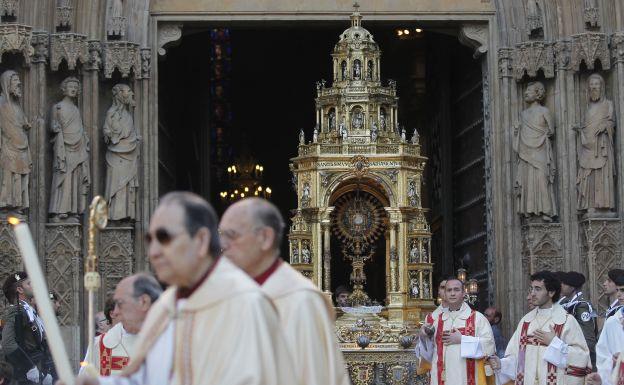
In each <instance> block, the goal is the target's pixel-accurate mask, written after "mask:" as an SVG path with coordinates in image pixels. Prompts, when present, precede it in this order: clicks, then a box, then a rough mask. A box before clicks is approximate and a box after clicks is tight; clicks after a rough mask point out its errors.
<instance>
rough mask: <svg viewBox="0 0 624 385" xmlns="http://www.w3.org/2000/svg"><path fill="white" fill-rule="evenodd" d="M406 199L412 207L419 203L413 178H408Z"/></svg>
mask: <svg viewBox="0 0 624 385" xmlns="http://www.w3.org/2000/svg"><path fill="white" fill-rule="evenodd" d="M407 199H408V201H409V204H410V206H412V207H416V206H418V205H419V204H420V197H419V196H418V192H417V191H416V182H415V181H413V180H410V181H409V183H408V186H407Z"/></svg>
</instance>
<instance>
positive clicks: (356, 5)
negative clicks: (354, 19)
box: [353, 1, 360, 12]
mask: <svg viewBox="0 0 624 385" xmlns="http://www.w3.org/2000/svg"><path fill="white" fill-rule="evenodd" d="M353 8H355V12H358V11H359V10H360V4H359V3H358V2H357V1H356V2H355V3H353Z"/></svg>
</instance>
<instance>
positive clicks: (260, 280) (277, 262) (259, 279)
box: [254, 256, 282, 286]
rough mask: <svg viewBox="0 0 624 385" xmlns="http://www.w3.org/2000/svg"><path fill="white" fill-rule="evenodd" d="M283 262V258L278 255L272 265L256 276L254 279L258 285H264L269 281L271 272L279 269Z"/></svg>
mask: <svg viewBox="0 0 624 385" xmlns="http://www.w3.org/2000/svg"><path fill="white" fill-rule="evenodd" d="M281 263H282V258H280V257H279V256H278V257H277V258H275V262H273V263H272V264H271V266H269V268H268V269H266V270H265V271H264V273H262V274H260V275H258V276H256V277H254V280H255V281H256V282H257V283H258V285H260V286H262V285H263V284H264V283H265V282H266V281H267V279H269V277H270V276H271V274H273V273H275V270H277V268H278V267H279V266H280V264H281Z"/></svg>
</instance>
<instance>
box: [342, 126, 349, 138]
mask: <svg viewBox="0 0 624 385" xmlns="http://www.w3.org/2000/svg"><path fill="white" fill-rule="evenodd" d="M340 136H341V137H342V140H347V138H348V137H349V134H348V133H347V128H346V127H345V124H344V123H340Z"/></svg>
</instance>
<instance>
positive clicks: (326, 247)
mask: <svg viewBox="0 0 624 385" xmlns="http://www.w3.org/2000/svg"><path fill="white" fill-rule="evenodd" d="M321 228H322V229H323V289H324V290H325V292H326V293H331V245H330V236H331V235H330V232H329V222H323V223H321Z"/></svg>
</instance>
